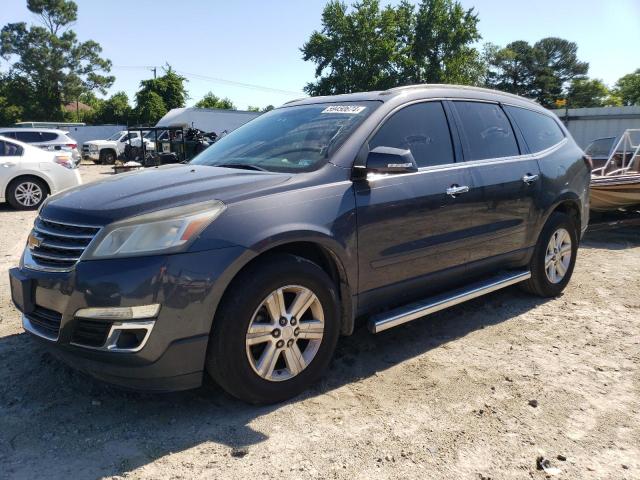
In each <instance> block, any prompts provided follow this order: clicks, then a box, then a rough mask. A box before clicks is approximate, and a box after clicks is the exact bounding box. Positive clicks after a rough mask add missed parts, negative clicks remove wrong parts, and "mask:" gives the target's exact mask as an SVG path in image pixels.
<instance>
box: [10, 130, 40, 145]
mask: <svg viewBox="0 0 640 480" xmlns="http://www.w3.org/2000/svg"><path fill="white" fill-rule="evenodd" d="M16 138H17V139H18V140H20V141H21V142H25V143H33V142H40V141H41V140H40V132H16Z"/></svg>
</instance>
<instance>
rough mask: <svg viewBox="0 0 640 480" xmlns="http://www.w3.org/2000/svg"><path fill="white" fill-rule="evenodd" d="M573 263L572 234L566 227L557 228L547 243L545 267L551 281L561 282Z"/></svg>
mask: <svg viewBox="0 0 640 480" xmlns="http://www.w3.org/2000/svg"><path fill="white" fill-rule="evenodd" d="M570 264H571V236H570V235H569V232H567V230H565V229H564V228H559V229H558V230H556V231H555V232H554V233H553V235H551V238H550V239H549V244H548V245H547V253H546V255H545V257H544V268H545V272H546V274H547V279H548V280H549V281H550V282H551V283H560V282H561V281H562V279H563V278H564V277H565V275H566V274H567V270H568V269H569V265H570Z"/></svg>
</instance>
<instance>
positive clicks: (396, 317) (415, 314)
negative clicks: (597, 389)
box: [369, 271, 531, 333]
mask: <svg viewBox="0 0 640 480" xmlns="http://www.w3.org/2000/svg"><path fill="white" fill-rule="evenodd" d="M529 278H531V272H529V271H519V272H506V273H502V274H500V275H496V276H493V277H490V278H487V279H485V280H482V281H480V282H476V283H472V284H469V285H466V286H464V287H462V288H459V289H457V290H453V291H451V292H445V293H443V294H440V295H435V296H433V297H429V298H426V299H424V300H422V301H419V302H416V303H411V304H409V305H404V306H402V307H399V308H395V309H393V310H389V311H387V312H384V313H379V314H377V315H374V316H372V317H371V318H370V319H369V330H371V332H373V333H380V332H383V331H385V330H388V329H390V328H393V327H396V326H398V325H401V324H403V323H407V322H410V321H412V320H416V319H418V318H421V317H424V316H425V315H430V314H432V313H435V312H438V311H440V310H444V309H445V308H449V307H452V306H454V305H458V304H459V303H462V302H466V301H467V300H471V299H472V298H477V297H480V296H482V295H485V294H487V293H490V292H494V291H496V290H500V289H501V288H505V287H508V286H509V285H513V284H514V283H520V282H523V281H525V280H528V279H529Z"/></svg>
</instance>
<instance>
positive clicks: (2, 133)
mask: <svg viewBox="0 0 640 480" xmlns="http://www.w3.org/2000/svg"><path fill="white" fill-rule="evenodd" d="M0 135H1V136H3V137H9V138H16V132H0Z"/></svg>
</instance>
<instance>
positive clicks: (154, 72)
mask: <svg viewBox="0 0 640 480" xmlns="http://www.w3.org/2000/svg"><path fill="white" fill-rule="evenodd" d="M151 70H153V79H154V80H155V79H156V74H157V70H158V67H153V68H152V69H151Z"/></svg>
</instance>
